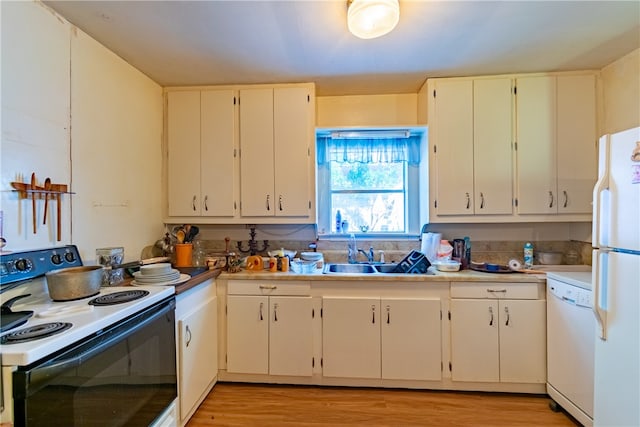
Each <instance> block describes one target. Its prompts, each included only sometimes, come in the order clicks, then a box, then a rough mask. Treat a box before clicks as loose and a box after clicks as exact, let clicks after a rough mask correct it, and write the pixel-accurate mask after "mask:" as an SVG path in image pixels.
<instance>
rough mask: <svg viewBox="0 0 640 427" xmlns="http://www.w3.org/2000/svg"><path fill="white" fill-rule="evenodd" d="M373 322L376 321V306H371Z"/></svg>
mask: <svg viewBox="0 0 640 427" xmlns="http://www.w3.org/2000/svg"><path fill="white" fill-rule="evenodd" d="M371 323H374V324H375V323H376V306H375V305H372V306H371Z"/></svg>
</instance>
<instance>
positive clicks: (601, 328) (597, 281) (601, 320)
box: [591, 250, 608, 341]
mask: <svg viewBox="0 0 640 427" xmlns="http://www.w3.org/2000/svg"><path fill="white" fill-rule="evenodd" d="M607 252H608V251H603V250H594V251H593V273H592V275H593V276H592V277H593V305H592V307H591V309H592V310H593V314H594V315H595V317H596V322H597V324H598V337H599V338H600V339H601V340H602V341H606V340H607V311H606V310H605V309H604V308H602V306H601V304H600V302H601V301H600V299H601V295H602V294H604V295H605V296H606V294H607V283H606V280H604V281H603V280H602V271H603V269H602V265H601V259H600V257H601V256H602V257H606V256H608V253H607ZM603 282H604V283H603ZM603 285H604V286H603Z"/></svg>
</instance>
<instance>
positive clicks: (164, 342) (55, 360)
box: [13, 297, 177, 427]
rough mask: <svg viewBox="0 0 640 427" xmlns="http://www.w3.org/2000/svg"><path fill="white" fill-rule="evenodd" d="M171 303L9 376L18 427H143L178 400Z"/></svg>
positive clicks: (161, 305) (172, 299) (166, 301)
mask: <svg viewBox="0 0 640 427" xmlns="http://www.w3.org/2000/svg"><path fill="white" fill-rule="evenodd" d="M175 349H176V346H175V298H173V297H172V298H170V299H167V300H165V301H163V302H161V303H159V304H156V305H154V306H152V307H150V308H147V309H146V310H143V311H141V312H139V313H137V314H135V315H133V316H131V317H130V318H128V319H126V320H124V321H123V322H119V323H117V324H116V325H114V326H113V327H111V328H109V329H106V330H104V331H102V332H101V333H99V334H97V335H95V336H93V337H91V338H88V339H86V340H84V341H82V342H79V343H77V344H75V345H73V346H71V347H70V348H68V349H66V350H64V351H63V352H62V353H61V354H58V355H54V356H53V357H51V358H49V359H45V360H43V361H39V362H36V363H35V364H33V365H30V366H26V367H21V368H19V369H18V370H17V371H15V372H14V375H13V395H14V396H13V397H14V417H15V425H17V426H54V425H55V426H92V427H93V426H125V425H126V426H148V425H149V424H151V423H153V421H154V420H155V419H156V418H157V417H159V416H160V415H161V414H162V413H163V411H164V410H165V409H166V408H167V407H168V406H169V405H170V404H171V403H172V402H173V401H174V400H175V398H176V396H177V380H176V350H175Z"/></svg>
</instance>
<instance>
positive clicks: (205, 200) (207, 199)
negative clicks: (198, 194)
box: [204, 196, 209, 211]
mask: <svg viewBox="0 0 640 427" xmlns="http://www.w3.org/2000/svg"><path fill="white" fill-rule="evenodd" d="M204 210H205V211H209V196H204Z"/></svg>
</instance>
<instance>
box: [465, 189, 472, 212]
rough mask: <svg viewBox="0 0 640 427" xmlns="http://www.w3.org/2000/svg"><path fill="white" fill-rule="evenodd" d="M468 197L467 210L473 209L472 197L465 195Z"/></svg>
mask: <svg viewBox="0 0 640 427" xmlns="http://www.w3.org/2000/svg"><path fill="white" fill-rule="evenodd" d="M465 194H466V195H467V209H469V208H470V207H471V196H469V193H465Z"/></svg>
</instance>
